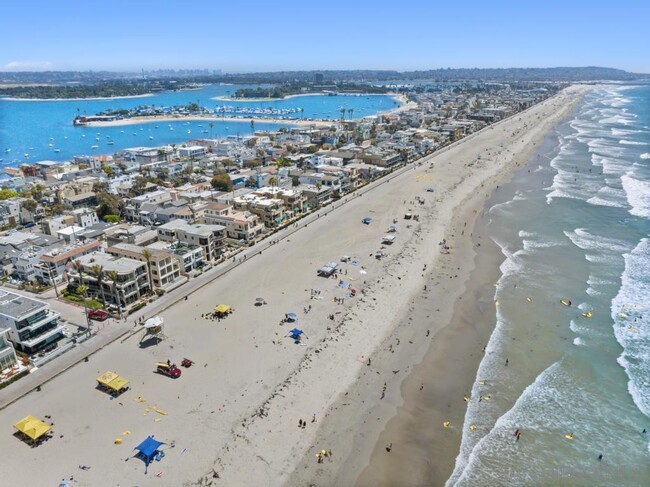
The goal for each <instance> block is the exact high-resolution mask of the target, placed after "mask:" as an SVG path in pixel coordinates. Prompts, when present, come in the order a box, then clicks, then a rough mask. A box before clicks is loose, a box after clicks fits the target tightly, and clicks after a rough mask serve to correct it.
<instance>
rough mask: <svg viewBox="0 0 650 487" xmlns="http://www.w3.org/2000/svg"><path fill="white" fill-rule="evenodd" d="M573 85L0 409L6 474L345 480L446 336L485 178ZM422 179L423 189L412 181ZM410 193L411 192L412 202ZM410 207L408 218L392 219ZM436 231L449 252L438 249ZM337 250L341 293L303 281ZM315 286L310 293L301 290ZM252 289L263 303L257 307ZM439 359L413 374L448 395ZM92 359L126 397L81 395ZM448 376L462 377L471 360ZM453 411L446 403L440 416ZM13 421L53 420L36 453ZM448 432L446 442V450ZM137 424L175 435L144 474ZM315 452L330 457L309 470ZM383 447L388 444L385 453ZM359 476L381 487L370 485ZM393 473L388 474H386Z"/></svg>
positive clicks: (490, 182)
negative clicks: (216, 312)
mask: <svg viewBox="0 0 650 487" xmlns="http://www.w3.org/2000/svg"><path fill="white" fill-rule="evenodd" d="M583 90H584V88H580V87H576V88H570V89H568V90H566V91H565V92H563V93H562V94H560V95H559V96H556V97H554V98H553V99H551V100H548V101H546V102H545V103H543V104H540V105H539V106H536V107H533V108H532V109H530V110H528V111H526V112H525V113H523V114H520V115H518V116H516V117H514V118H512V119H510V120H507V121H504V122H502V123H501V124H498V125H496V126H495V127H494V128H490V129H487V130H485V131H482V132H481V133H478V134H475V135H474V136H471V137H468V138H467V139H465V140H464V141H461V143H459V144H455V145H454V146H453V147H451V148H450V149H449V150H445V151H443V152H441V153H439V154H436V155H435V157H431V158H427V160H426V162H425V163H423V164H420V165H418V166H417V167H415V168H408V169H407V170H405V171H402V172H401V174H399V175H395V176H394V177H393V178H392V179H391V180H390V181H384V180H382V181H381V182H380V184H377V185H374V186H372V187H371V188H368V189H369V191H365V192H364V194H363V195H362V196H360V197H356V198H353V197H352V196H350V197H348V199H349V200H350V201H348V203H347V204H346V205H343V206H341V207H340V208H338V209H335V210H321V211H320V214H321V217H320V218H319V219H318V221H316V222H314V223H311V224H309V226H308V227H307V228H305V229H304V230H301V231H299V232H297V233H295V234H293V235H291V236H290V237H288V238H286V239H284V240H280V241H279V242H278V243H277V244H276V245H273V246H272V247H271V248H270V249H268V250H264V252H263V255H261V256H256V257H254V258H250V259H248V260H247V261H246V262H245V263H244V264H243V265H241V266H239V267H238V268H236V269H235V270H234V271H232V272H229V273H228V274H226V275H224V276H222V277H220V278H219V279H218V280H215V281H214V282H212V283H211V284H209V285H207V286H205V287H204V288H202V289H200V290H199V291H196V292H194V293H192V294H191V295H190V296H189V299H188V300H187V301H181V302H180V303H179V304H177V305H175V306H173V307H172V308H170V309H169V310H167V311H166V312H164V313H163V316H164V318H165V320H166V324H167V326H166V334H167V336H168V338H167V340H165V341H163V342H161V343H160V344H158V345H154V346H150V347H147V348H139V347H138V343H137V342H138V337H137V336H136V337H133V338H131V339H129V340H126V341H124V342H121V343H119V342H118V343H115V344H113V345H110V346H108V347H106V348H105V349H103V350H101V351H99V352H98V353H96V354H95V355H93V356H92V357H91V359H90V361H89V362H88V363H80V364H78V365H77V366H75V367H73V368H71V369H70V370H68V371H67V372H66V373H64V374H62V375H60V376H59V377H57V378H56V379H54V380H52V381H50V382H48V383H47V384H46V385H45V386H44V387H43V390H42V391H41V392H33V393H31V394H29V395H27V396H25V397H23V398H22V399H20V400H18V401H17V402H15V403H13V404H11V405H10V406H8V407H7V408H5V409H3V410H2V411H0V424H1V425H4V426H3V429H4V431H5V433H4V439H3V440H2V443H3V445H10V446H11V448H3V460H4V464H3V465H4V469H3V482H4V483H6V484H7V485H13V484H18V483H21V484H27V485H56V483H57V482H58V481H60V480H61V479H62V478H69V477H70V476H74V479H75V481H76V482H77V484H76V485H88V486H90V485H93V486H96V485H111V486H119V485H122V486H132V485H139V486H148V485H188V486H189V485H233V486H246V485H251V486H253V485H255V486H258V485H283V484H285V485H307V484H314V485H352V484H353V483H354V482H355V480H356V479H357V477H358V476H359V474H360V472H361V471H362V470H363V468H364V466H365V465H366V464H368V462H369V461H370V459H371V454H372V455H373V458H374V459H375V460H376V457H377V455H378V454H380V452H381V450H382V448H383V445H381V444H379V443H377V441H378V438H379V435H380V433H381V432H382V430H384V428H385V426H386V424H387V422H388V420H389V419H390V418H391V417H393V416H394V415H395V413H396V411H397V408H398V407H399V406H400V405H401V404H402V402H403V399H402V394H403V393H405V394H407V393H408V392H409V391H401V390H400V385H401V384H402V382H403V381H404V379H405V378H406V377H407V376H408V374H409V373H410V372H411V371H412V370H413V368H414V367H415V366H416V365H417V364H418V363H420V362H421V361H422V359H423V358H424V356H425V354H426V352H427V350H428V349H429V347H430V345H431V344H432V343H433V344H434V346H435V345H437V342H438V341H440V342H441V343H440V345H438V348H439V351H440V353H443V352H445V353H447V350H446V348H445V341H444V340H443V336H444V333H450V332H447V331H445V332H444V333H443V330H445V329H446V328H447V329H449V330H450V331H451V330H453V329H454V328H453V327H454V325H452V326H448V324H449V323H450V320H451V316H452V311H453V310H454V306H453V303H455V302H456V301H457V298H459V297H460V296H461V295H462V293H463V291H464V289H465V282H466V279H467V276H469V273H470V271H471V269H472V261H473V256H474V250H473V244H472V240H471V238H470V235H469V233H470V231H465V233H464V234H462V232H463V230H464V229H465V228H466V227H465V223H467V228H471V227H472V225H473V221H474V219H475V218H476V216H477V214H478V213H479V212H480V210H481V208H482V205H483V204H484V201H485V198H486V197H487V196H488V195H489V194H490V192H491V190H492V188H493V187H494V186H495V185H496V184H498V183H499V182H500V181H501V180H503V179H504V178H507V177H508V176H509V174H510V172H511V171H512V170H513V169H514V168H516V167H517V166H518V165H519V164H522V163H524V162H525V160H526V156H527V154H528V153H530V151H532V150H533V149H534V147H535V144H536V143H537V142H538V141H539V140H541V138H542V137H543V135H544V134H545V133H546V132H547V131H548V130H549V128H550V127H551V126H552V125H553V124H554V123H556V122H557V121H558V120H559V119H560V118H561V117H562V116H563V115H564V114H565V113H566V112H567V111H568V110H569V108H570V105H571V103H570V102H571V101H572V100H575V99H576V98H577V94H578V93H579V92H581V91H583ZM525 124H527V128H526V127H525ZM513 134H514V135H513ZM501 146H503V147H501ZM506 149H507V150H508V151H509V152H506ZM499 152H500V153H501V154H500V155H497V153H499ZM479 154H480V155H481V159H480V160H477V156H478V155H479ZM431 185H435V187H436V192H435V193H429V192H426V188H427V187H429V186H431ZM416 196H417V197H421V198H423V199H424V203H423V204H419V203H416V202H414V201H415V198H416ZM326 211H328V213H327V214H325V212H326ZM409 211H410V212H412V213H415V214H419V215H420V221H419V222H417V221H414V220H409V221H406V220H404V219H403V216H404V213H406V212H409ZM365 216H371V217H373V222H372V223H371V224H370V225H363V224H362V223H361V219H362V218H363V217H365ZM393 219H398V224H397V227H398V233H397V241H396V242H395V243H394V244H393V245H392V246H386V247H385V248H384V251H385V252H386V253H387V254H388V255H387V256H386V257H385V258H383V259H381V260H377V259H375V258H374V257H373V256H371V255H372V254H374V253H375V252H376V251H377V250H379V249H380V247H381V244H380V240H381V237H382V236H383V235H384V233H385V231H386V229H387V227H388V226H389V225H390V224H391V223H392V221H393ZM443 238H446V240H447V244H448V245H449V246H450V247H451V249H450V254H442V253H441V252H440V250H441V247H440V246H439V245H437V244H438V242H439V241H441V240H442V239H443ZM342 255H350V256H353V257H354V258H355V259H356V260H357V261H358V265H352V264H342V269H343V271H344V272H347V274H343V275H342V276H340V279H343V280H344V281H346V282H350V283H351V285H352V287H354V288H356V289H357V291H358V293H357V296H356V297H353V298H350V297H347V293H346V290H345V289H343V288H341V287H339V286H338V283H339V279H335V278H333V279H324V278H320V277H317V276H316V270H317V269H318V268H319V267H320V266H321V265H322V264H324V263H325V262H327V261H331V260H339V259H340V257H341V256H342ZM425 266H426V269H425ZM458 267H460V269H458ZM456 276H457V277H456ZM424 285H427V292H426V293H425V292H424ZM312 290H317V291H319V294H317V295H316V296H315V298H316V299H311V295H312ZM257 297H263V298H265V299H266V301H267V302H268V304H267V305H264V306H255V305H254V303H255V298H257ZM334 298H343V300H344V303H345V304H335V303H334V302H333V299H334ZM425 298H426V300H425ZM222 302H223V303H227V304H230V305H231V306H233V307H234V308H235V312H234V314H233V315H231V316H230V317H228V318H227V319H225V320H222V321H219V322H217V321H210V320H206V319H204V318H202V317H201V314H203V313H207V312H209V311H210V310H211V309H212V308H213V307H214V306H215V305H217V304H219V303H222ZM310 306H311V310H310V311H309V312H307V313H306V312H305V309H306V308H308V307H310ZM438 310H439V311H438ZM289 311H295V312H296V313H297V314H298V316H299V321H298V327H299V328H302V329H303V330H304V331H305V332H306V335H307V337H308V338H306V339H305V340H303V342H302V343H301V344H299V345H297V344H294V343H293V341H291V340H290V339H289V338H287V337H286V335H287V333H288V330H289V329H290V328H292V325H288V324H285V325H283V326H281V325H279V322H280V320H281V319H282V318H283V317H284V315H285V313H287V312H289ZM332 314H333V315H334V319H333V320H331V319H330V317H329V316H330V315H332ZM454 324H455V322H454ZM427 330H428V331H429V336H427ZM461 341H462V340H461ZM450 343H451V341H450ZM183 357H188V358H190V359H192V360H194V361H195V365H194V366H192V367H191V368H189V369H183V375H182V377H181V378H179V379H176V380H174V379H170V378H167V377H164V376H160V375H157V374H155V373H154V369H155V363H156V361H158V360H166V359H167V358H170V359H171V360H172V361H174V362H177V363H180V360H181V359H182V358H183ZM369 357H370V359H371V363H370V365H367V364H368V358H369ZM453 360H454V361H462V360H464V357H453ZM442 365H445V366H446V370H430V371H428V372H427V373H426V375H428V376H429V377H428V379H429V381H430V382H431V383H434V382H435V383H438V382H441V383H442V384H444V383H445V382H446V383H448V384H449V386H448V392H447V393H448V394H454V393H455V392H454V387H453V386H454V381H455V379H454V377H455V375H456V374H455V372H454V370H455V368H454V367H453V366H452V364H450V363H447V362H444V361H443V362H442ZM106 370H114V371H116V372H118V373H120V374H122V375H124V376H126V377H127V378H129V379H130V380H131V390H130V391H128V392H126V393H124V394H123V395H122V396H120V397H119V398H117V399H111V398H110V397H109V396H108V395H106V394H105V393H103V392H100V391H98V390H96V389H95V388H94V384H95V378H96V377H97V376H98V375H99V374H100V373H103V372H104V371H106ZM459 370H460V372H459V374H461V375H463V374H464V376H468V375H470V376H471V375H472V374H473V373H474V370H475V364H473V365H470V366H466V367H463V368H460V369H459ZM36 373H38V372H36ZM465 378H467V377H465ZM458 379H459V380H460V379H463V377H459V378H458ZM471 380H472V377H470V378H469V383H471ZM384 383H385V384H386V391H385V397H384V399H381V395H382V390H383V384H384ZM408 383H412V381H409V382H408ZM405 384H407V383H405ZM405 387H406V385H405ZM409 387H410V386H409ZM425 387H426V386H425ZM425 390H426V389H425ZM441 390H442V391H443V392H444V391H445V390H446V389H445V388H444V387H443V388H442V389H441ZM411 392H412V391H411ZM138 398H142V399H141V400H144V402H139V400H138ZM448 399H449V402H450V403H451V401H452V400H451V398H448ZM454 401H455V399H454ZM153 407H156V408H157V409H158V410H159V411H162V412H163V413H166V414H162V413H161V412H157V411H156V409H153ZM440 407H442V406H440ZM463 413H464V408H462V407H459V408H458V411H457V412H456V413H455V414H457V417H458V418H462V415H463ZM26 414H33V415H35V416H37V417H40V418H43V417H44V416H45V415H48V416H51V417H52V422H54V432H55V433H54V437H53V438H52V439H51V440H49V441H48V442H46V443H44V444H43V445H41V446H39V447H38V448H33V449H32V448H29V447H28V446H27V445H25V444H23V443H21V442H20V441H19V440H17V439H15V438H13V437H11V433H12V427H11V425H12V424H13V423H14V422H16V421H17V420H19V419H20V418H22V417H23V416H25V415H26ZM441 417H442V416H441ZM300 419H302V420H305V421H306V427H305V428H304V429H303V428H299V427H298V422H299V420H300ZM312 419H315V422H312ZM461 420H462V419H461ZM459 421H460V420H457V421H456V420H455V421H454V423H455V424H458V425H459ZM459 427H460V426H459ZM387 431H388V430H387ZM127 433H128V434H127ZM454 434H455V435H456V436H455V437H452V439H450V440H447V441H448V442H447V443H445V444H446V445H448V447H447V448H446V451H447V458H448V459H451V460H452V461H453V457H454V456H455V453H456V451H457V447H458V441H459V436H458V431H456V432H455V433H454ZM147 435H155V437H156V438H157V439H159V440H161V441H164V442H166V443H168V445H171V444H173V445H174V446H173V447H171V446H168V447H166V448H167V449H166V456H165V458H164V459H162V461H161V462H154V463H153V464H152V465H151V466H150V468H149V470H148V473H147V474H145V473H144V470H145V469H144V464H143V463H142V461H140V460H138V459H136V458H130V457H131V455H132V449H133V447H135V446H136V445H137V444H138V443H139V442H140V441H141V440H142V439H144V438H145V437H146V436H147ZM452 436H453V435H452ZM117 438H121V439H122V440H123V443H122V444H121V445H115V444H114V440H115V439H117ZM382 441H383V439H382ZM398 443H399V442H398ZM375 445H377V446H376V447H375ZM426 446H427V447H428V446H430V445H426ZM373 447H375V448H374V449H375V451H374V453H373ZM416 447H417V445H415V446H412V448H415V449H417V448H416ZM321 449H326V450H328V449H331V450H332V451H333V456H332V457H328V458H325V460H324V462H323V463H322V464H318V463H316V458H315V454H316V453H317V452H318V451H319V450H321ZM421 450H422V451H424V449H421ZM414 451H415V450H414ZM394 453H395V454H396V455H395V456H394V457H393V456H392V455H393V454H394ZM397 454H398V450H397V443H396V448H395V449H394V450H393V451H392V452H391V454H390V455H391V457H390V458H391V459H392V458H395V459H397V457H398V455H397ZM127 459H128V461H126V460H127ZM391 461H392V460H391ZM383 462H384V460H381V461H380V462H379V463H377V461H374V462H373V465H374V464H382V463H383ZM79 465H87V466H90V467H91V468H90V469H89V470H80V469H79V468H78V466H79ZM446 469H447V467H446V465H443V466H441V467H440V472H441V473H440V475H443V473H442V472H443V471H445V470H446ZM449 470H450V469H449ZM215 472H216V473H215ZM216 475H218V476H219V478H217V477H216ZM381 477H382V478H383V475H382V476H381ZM364 478H365V477H364V476H362V477H361V479H360V482H362V481H363V479H364ZM368 481H369V482H370V483H369V484H366V485H381V479H378V480H377V481H376V480H375V479H372V478H368ZM391 482H392V485H395V479H394V478H393V479H392V481H391V480H390V477H387V480H386V483H385V485H388V484H389V483H391ZM398 483H399V482H398Z"/></svg>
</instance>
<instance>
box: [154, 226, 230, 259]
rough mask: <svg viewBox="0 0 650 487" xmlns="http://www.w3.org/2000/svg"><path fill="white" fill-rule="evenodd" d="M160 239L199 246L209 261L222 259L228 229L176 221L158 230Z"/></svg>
mask: <svg viewBox="0 0 650 487" xmlns="http://www.w3.org/2000/svg"><path fill="white" fill-rule="evenodd" d="M157 230H158V238H159V239H160V240H162V241H163V242H170V243H180V244H185V245H199V246H201V247H202V248H203V255H204V258H205V259H206V260H207V261H216V260H218V259H220V258H221V254H222V253H223V250H224V239H225V237H226V228H225V227H224V226H222V225H206V224H191V223H187V222H186V221H185V220H181V219H176V220H172V221H170V222H169V223H165V224H164V225H161V226H159V227H158V228H157Z"/></svg>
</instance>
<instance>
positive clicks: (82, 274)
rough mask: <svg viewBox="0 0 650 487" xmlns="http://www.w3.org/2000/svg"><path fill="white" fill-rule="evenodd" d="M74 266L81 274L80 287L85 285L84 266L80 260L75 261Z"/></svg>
mask: <svg viewBox="0 0 650 487" xmlns="http://www.w3.org/2000/svg"><path fill="white" fill-rule="evenodd" d="M72 265H74V268H75V269H76V270H77V272H78V273H79V285H83V283H84V266H83V264H82V263H81V261H80V260H75V261H74V262H73V263H72Z"/></svg>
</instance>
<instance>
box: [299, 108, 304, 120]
mask: <svg viewBox="0 0 650 487" xmlns="http://www.w3.org/2000/svg"><path fill="white" fill-rule="evenodd" d="M304 114H305V109H304V108H302V107H301V108H300V118H304Z"/></svg>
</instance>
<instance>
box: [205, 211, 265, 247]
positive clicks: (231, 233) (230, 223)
mask: <svg viewBox="0 0 650 487" xmlns="http://www.w3.org/2000/svg"><path fill="white" fill-rule="evenodd" d="M203 221H204V222H205V223H207V224H209V225H222V226H224V227H225V228H226V238H228V239H230V240H234V241H237V242H242V243H248V242H252V241H254V240H255V239H256V238H257V237H258V236H259V235H261V234H262V232H263V231H264V224H263V223H262V222H261V221H260V217H259V216H257V215H255V214H254V213H250V212H248V211H235V210H233V209H232V207H231V206H229V205H225V204H223V203H218V202H216V201H209V202H207V203H206V204H205V208H204V211H203Z"/></svg>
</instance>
